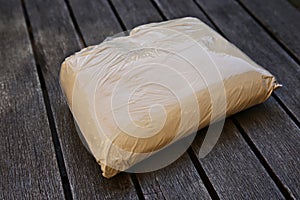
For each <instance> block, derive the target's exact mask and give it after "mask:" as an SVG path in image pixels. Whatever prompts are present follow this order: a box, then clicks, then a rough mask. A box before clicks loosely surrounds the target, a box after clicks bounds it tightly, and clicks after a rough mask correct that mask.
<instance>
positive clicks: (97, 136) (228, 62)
mask: <svg viewBox="0 0 300 200" xmlns="http://www.w3.org/2000/svg"><path fill="white" fill-rule="evenodd" d="M60 83H61V87H62V89H63V91H64V93H65V95H66V98H67V101H68V104H69V107H70V110H71V112H72V114H73V116H74V119H75V121H76V124H77V126H78V132H79V134H80V136H81V138H82V140H83V141H84V143H85V144H86V146H87V148H88V149H89V151H90V152H91V153H92V155H93V156H94V157H95V159H96V160H97V162H98V163H99V164H100V165H101V169H102V172H103V176H105V177H107V178H109V177H112V176H114V175H115V174H117V173H118V172H119V171H124V170H127V169H128V168H130V167H132V166H134V165H135V164H137V163H139V162H140V161H142V160H144V159H146V158H148V157H149V156H151V155H153V154H154V153H155V152H158V151H160V150H161V149H164V148H166V147H168V146H169V145H171V144H173V143H175V142H176V141H179V140H181V139H182V138H185V137H187V136H188V135H190V134H192V133H194V132H196V131H197V130H198V129H200V128H203V127H205V126H207V125H209V123H210V122H215V121H218V120H221V119H224V118H225V116H229V115H232V114H234V113H237V112H239V111H241V110H244V109H246V108H249V107H250V106H253V105H256V104H259V103H261V102H263V101H265V100H266V99H267V98H268V97H269V96H270V95H271V93H272V91H273V90H274V89H275V88H277V87H278V86H279V85H278V84H276V81H275V78H274V77H273V76H272V74H270V73H269V72H268V71H266V70H265V69H263V68H262V67H260V66H258V65H257V64H256V63H254V62H253V61H252V60H251V59H250V58H249V57H247V56H246V55H245V54H244V53H242V52H241V51H240V50H239V49H237V48H236V47H235V46H233V45H232V44H230V43H229V42H228V41H227V40H225V39H224V38H223V37H222V36H220V35H219V34H218V33H216V32H215V31H214V30H212V29H211V28H209V27H208V26H207V25H205V24H204V23H202V22H201V21H200V20H198V19H196V18H191V17H186V18H182V19H176V20H171V21H166V22H161V23H151V24H146V25H142V26H139V27H136V28H134V29H133V30H131V31H130V34H129V36H123V37H117V38H112V39H110V40H106V41H104V42H103V43H101V44H99V45H95V46H91V47H88V48H85V49H83V50H81V51H80V52H78V53H76V54H74V55H72V56H70V57H68V58H66V60H65V61H64V62H63V64H62V67H61V72H60Z"/></svg>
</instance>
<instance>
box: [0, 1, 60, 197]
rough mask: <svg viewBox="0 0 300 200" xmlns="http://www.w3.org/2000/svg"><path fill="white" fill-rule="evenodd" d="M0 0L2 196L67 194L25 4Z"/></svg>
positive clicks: (0, 155)
mask: <svg viewBox="0 0 300 200" xmlns="http://www.w3.org/2000/svg"><path fill="white" fill-rule="evenodd" d="M0 4H1V6H0V38H1V39H0V46H1V52H0V60H1V62H0V127H1V128H0V174H1V180H0V199H63V198H64V193H63V187H62V182H61V178H60V174H59V169H58V165H57V160H56V157H55V151H54V146H53V142H52V138H51V131H50V127H49V123H48V119H47V113H46V108H45V105H44V100H43V94H42V90H41V85H40V83H39V79H38V73H37V70H36V65H35V62H34V57H33V52H32V49H31V44H30V40H29V37H28V34H27V28H26V23H25V19H24V16H23V13H22V7H21V4H20V2H19V1H16V0H11V1H5V0H1V2H0Z"/></svg>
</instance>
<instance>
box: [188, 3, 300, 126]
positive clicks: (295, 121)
mask: <svg viewBox="0 0 300 200" xmlns="http://www.w3.org/2000/svg"><path fill="white" fill-rule="evenodd" d="M193 1H194V3H195V4H196V6H197V7H198V8H199V9H200V10H201V11H202V12H203V14H204V15H205V16H206V17H207V19H208V20H209V21H210V22H211V23H212V25H213V26H214V27H215V28H216V30H217V32H218V33H219V34H220V35H222V36H223V37H224V38H226V39H227V37H226V36H225V34H224V33H223V32H222V31H221V29H220V28H219V27H218V26H217V24H215V22H214V21H213V20H212V19H211V17H210V16H209V15H208V14H207V13H206V12H205V10H204V9H203V8H202V7H201V6H200V5H199V3H198V2H197V1H196V0H193ZM263 28H264V27H263ZM288 55H290V54H288ZM293 60H294V59H293ZM295 62H296V61H295ZM272 97H274V98H275V100H276V101H277V102H278V104H279V105H280V106H281V108H282V109H283V110H284V111H285V112H286V114H287V115H288V116H289V117H290V118H291V119H292V121H293V122H294V123H295V124H296V125H297V126H298V127H300V122H299V121H298V119H297V117H296V116H295V115H294V114H293V113H292V112H291V111H290V110H289V108H288V107H287V106H286V105H285V104H284V103H283V102H282V100H281V99H280V98H279V97H278V96H277V94H276V93H273V94H272Z"/></svg>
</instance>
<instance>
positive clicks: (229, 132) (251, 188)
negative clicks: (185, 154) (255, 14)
mask: <svg viewBox="0 0 300 200" xmlns="http://www.w3.org/2000/svg"><path fill="white" fill-rule="evenodd" d="M115 1H116V0H114V1H113V3H115ZM143 2H144V1H139V4H132V3H131V1H118V4H119V5H118V6H116V10H117V11H118V13H119V15H120V17H121V19H123V22H124V24H125V25H126V24H127V23H126V21H129V20H131V19H133V20H132V21H135V23H136V24H134V23H128V24H130V25H131V26H132V27H133V26H136V25H138V24H141V23H142V22H143V23H144V22H145V20H144V19H143V15H139V19H140V20H141V22H137V21H136V17H135V16H134V12H131V9H132V10H144V12H146V11H145V10H146V9H145V8H143V7H147V8H148V9H147V12H152V14H146V15H154V14H155V15H157V18H159V14H158V12H157V11H155V10H154V9H153V8H151V7H149V6H150V5H149V4H146V3H145V4H144V3H143ZM160 3H162V2H160ZM164 3H165V7H166V8H167V9H169V11H170V13H173V14H174V13H178V11H176V10H177V8H178V9H179V10H181V9H186V10H187V11H191V12H194V13H192V15H193V14H194V15H195V16H197V15H198V13H199V9H198V8H197V7H195V4H194V3H193V1H186V0H185V1H176V7H175V3H174V2H173V6H172V4H171V1H168V2H166V1H164ZM123 4H127V5H129V6H128V7H129V8H130V9H129V10H127V12H126V13H127V14H126V17H125V16H123V15H122V11H121V12H120V11H119V10H122V9H123ZM196 9H197V10H196ZM162 10H163V9H162ZM128 13H133V14H132V15H133V16H132V17H130V16H131V15H129V14H128ZM163 13H164V14H165V16H167V18H168V13H166V12H164V10H163ZM188 15H190V14H189V12H188V13H186V15H185V16H188ZM182 16H184V15H180V16H179V15H177V16H174V17H175V18H178V17H182ZM203 17H204V15H202V18H203ZM204 21H206V22H208V20H207V19H205V20H204ZM132 27H131V28H132ZM226 127H227V128H225V129H226V130H225V133H223V136H222V137H223V140H229V141H230V142H231V143H230V145H228V146H227V145H226V146H225V145H224V144H223V143H222V142H221V143H219V144H218V147H219V149H218V150H217V151H216V152H217V154H218V157H220V156H221V157H223V160H218V157H216V158H214V157H212V158H211V159H210V160H208V161H207V163H206V162H203V165H204V164H205V165H206V166H209V165H210V164H211V163H213V162H214V160H216V159H217V160H218V161H219V163H218V165H217V166H215V169H217V170H219V171H220V172H219V177H218V180H217V179H216V180H214V181H215V182H214V184H213V186H214V187H215V189H216V190H217V192H218V195H219V196H222V197H224V198H225V196H226V195H227V197H228V198H230V197H235V196H239V197H244V196H246V195H248V197H253V198H254V197H268V196H270V195H271V196H272V195H274V196H273V197H274V198H281V197H282V196H281V193H280V192H279V190H278V189H277V187H276V185H275V184H274V182H273V180H272V179H271V178H270V177H269V175H268V174H267V172H266V171H265V169H264V168H263V167H262V166H261V164H260V163H259V161H258V160H257V158H256V157H255V155H254V154H253V153H252V151H251V149H250V148H249V147H248V145H247V143H246V142H245V141H244V140H243V138H242V137H241V135H239V134H237V133H238V131H237V130H236V129H234V128H233V126H232V125H230V124H229V125H226ZM200 137H201V136H200ZM231 146H232V148H231ZM225 148H227V149H225ZM239 149H243V151H238V150H239ZM231 153H232V154H231ZM237 158H238V159H237ZM240 159H241V160H242V161H243V162H241V160H240ZM224 160H225V162H227V163H231V165H226V164H222V162H223V161H224ZM186 162H187V161H186ZM244 164H246V165H244ZM247 165H255V167H252V168H250V169H249V168H247ZM166 169H167V168H166ZM246 169H247V173H242V172H241V173H239V172H240V171H243V170H246ZM224 170H227V172H228V174H226V173H223V171H224ZM251 170H252V174H257V175H258V176H253V175H252V174H251V173H250V172H251ZM207 172H209V171H208V170H207ZM230 172H233V173H235V174H236V176H232V173H230ZM157 173H158V172H157ZM214 173H217V172H215V171H214ZM210 175H213V174H212V173H210V174H209V177H210ZM228 176H232V177H231V179H228ZM138 177H139V176H138ZM215 177H216V176H215ZM220 180H223V181H220ZM148 181H149V180H148ZM146 182H147V181H146ZM260 184H263V185H265V184H266V185H268V186H267V187H265V188H261V187H258V186H259V185H260ZM228 186H231V187H229V189H227V190H226V192H225V189H224V188H227V187H228ZM141 187H142V189H143V188H144V190H145V191H148V190H150V189H147V183H145V182H142V181H141ZM230 188H237V189H238V190H237V191H236V193H234V192H233V191H232V190H230Z"/></svg>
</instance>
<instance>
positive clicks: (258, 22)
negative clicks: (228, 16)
mask: <svg viewBox="0 0 300 200" xmlns="http://www.w3.org/2000/svg"><path fill="white" fill-rule="evenodd" d="M235 1H236V2H237V3H238V4H239V5H240V6H241V7H242V8H243V9H244V10H245V11H246V12H247V13H248V15H250V16H251V17H252V19H253V20H254V21H255V22H256V23H257V24H258V25H259V26H261V27H262V28H263V30H264V31H265V32H267V34H268V35H269V36H270V37H271V38H272V39H273V40H274V41H275V42H276V43H277V44H278V45H279V46H280V47H281V48H282V49H283V50H284V51H285V52H286V53H287V54H288V55H289V56H290V57H291V58H292V59H293V60H294V61H295V62H296V63H297V64H298V66H300V60H299V59H298V58H297V57H296V56H295V55H294V54H293V52H291V51H290V50H289V49H288V48H287V47H286V46H285V44H284V43H282V42H281V41H280V40H279V39H277V37H276V36H275V35H274V34H273V33H272V32H271V31H270V30H269V29H268V28H267V27H265V26H264V25H263V23H262V22H261V21H260V20H259V19H258V18H257V17H256V16H255V15H254V14H253V13H252V12H251V11H250V10H249V9H248V8H247V7H246V6H245V5H244V4H243V3H242V2H241V1H240V0H235Z"/></svg>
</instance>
